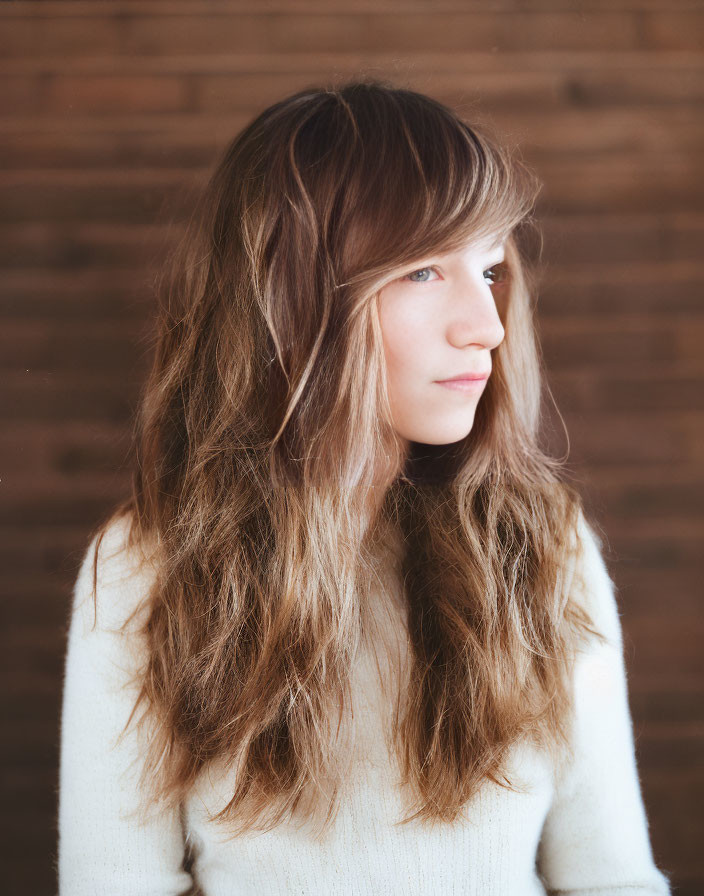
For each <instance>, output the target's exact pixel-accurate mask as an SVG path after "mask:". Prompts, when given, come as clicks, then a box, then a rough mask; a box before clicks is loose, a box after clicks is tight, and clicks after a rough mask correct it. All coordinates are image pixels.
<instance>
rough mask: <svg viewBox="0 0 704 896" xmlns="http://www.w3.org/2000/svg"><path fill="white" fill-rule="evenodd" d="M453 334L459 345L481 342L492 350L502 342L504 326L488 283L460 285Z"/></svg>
mask: <svg viewBox="0 0 704 896" xmlns="http://www.w3.org/2000/svg"><path fill="white" fill-rule="evenodd" d="M452 307H453V318H452V322H451V325H450V326H451V330H452V332H451V336H452V340H451V341H453V342H454V343H456V344H457V345H481V346H482V347H483V348H487V349H489V350H492V349H495V348H496V347H497V346H498V345H500V344H501V342H502V340H503V338H504V335H505V330H504V326H503V324H502V322H501V317H500V316H499V312H498V309H497V307H496V302H495V300H494V296H493V294H492V292H491V289H490V287H489V286H488V285H481V286H477V285H476V284H472V285H470V286H464V288H460V289H458V297H457V302H455V303H453V306H452Z"/></svg>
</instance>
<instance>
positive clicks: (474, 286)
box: [379, 238, 504, 445]
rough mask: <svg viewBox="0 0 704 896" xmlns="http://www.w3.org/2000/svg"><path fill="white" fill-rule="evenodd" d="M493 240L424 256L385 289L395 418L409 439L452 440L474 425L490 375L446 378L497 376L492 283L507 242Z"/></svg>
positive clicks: (499, 328) (382, 305) (499, 329)
mask: <svg viewBox="0 0 704 896" xmlns="http://www.w3.org/2000/svg"><path fill="white" fill-rule="evenodd" d="M492 243H494V240H493V239H491V238H490V239H488V240H486V241H485V242H484V243H481V244H479V243H472V244H470V245H467V246H465V247H463V248H462V249H461V250H459V251H457V252H452V253H449V254H445V255H433V256H427V257H425V258H422V259H418V261H417V262H415V263H414V264H413V265H412V266H408V267H407V268H405V269H403V271H402V273H401V275H400V276H398V277H397V278H396V279H394V280H393V281H391V282H390V283H388V284H387V285H386V286H384V287H383V288H382V290H381V291H380V293H379V317H380V321H381V330H382V335H383V342H384V355H385V359H386V369H387V379H388V387H389V399H390V402H391V412H392V423H393V426H394V429H395V430H396V432H397V433H398V435H399V436H401V438H403V439H404V440H406V441H413V442H420V443H422V444H426V445H446V444H450V443H451V442H457V441H459V440H460V439H463V438H464V437H465V436H466V435H467V434H468V433H469V432H470V431H471V429H472V426H473V423H474V413H475V411H476V408H477V404H478V402H479V399H480V398H481V396H482V393H483V391H484V389H485V387H486V380H482V381H478V382H473V383H467V382H465V383H460V384H456V387H455V388H452V387H450V386H448V385H442V384H441V383H440V382H439V381H440V380H447V379H450V378H453V377H457V376H458V375H460V374H470V375H477V374H487V373H490V371H491V351H492V349H494V348H496V347H497V346H498V345H499V344H500V343H501V340H502V339H503V338H504V328H503V325H502V323H501V319H500V317H499V313H498V311H497V308H496V304H495V299H494V295H493V294H492V288H491V287H492V283H493V282H496V281H497V280H498V279H500V277H501V273H502V272H501V270H499V271H498V272H497V271H496V270H491V269H492V268H496V266H497V265H498V264H500V263H501V262H502V261H503V260H504V245H503V243H499V244H498V245H493V246H492Z"/></svg>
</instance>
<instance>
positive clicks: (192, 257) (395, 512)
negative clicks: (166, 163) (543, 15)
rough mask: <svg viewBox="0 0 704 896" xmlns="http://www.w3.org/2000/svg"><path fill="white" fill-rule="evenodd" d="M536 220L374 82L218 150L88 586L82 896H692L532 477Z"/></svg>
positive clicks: (588, 579) (536, 409)
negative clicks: (673, 860)
mask: <svg viewBox="0 0 704 896" xmlns="http://www.w3.org/2000/svg"><path fill="white" fill-rule="evenodd" d="M538 190H539V183H538V181H537V180H536V178H535V177H534V176H533V175H532V174H531V173H530V171H529V170H528V169H527V168H526V167H525V166H524V165H523V164H522V163H521V162H520V161H519V160H518V158H517V157H516V154H515V153H513V152H511V151H509V150H508V149H507V148H505V147H501V146H500V145H497V143H496V142H495V141H494V140H492V139H490V138H489V136H487V135H486V134H483V133H482V132H481V131H480V130H479V129H477V128H472V127H470V126H469V125H468V124H467V123H466V122H464V121H463V120H461V119H460V118H459V117H458V116H457V115H456V114H454V113H453V112H452V111H451V110H450V109H448V108H447V107H445V106H443V105H442V104H440V103H438V102H436V101H435V100H433V99H430V98H429V97H427V96H423V95H421V94H418V93H415V92H413V91H410V90H406V89H401V88H398V87H395V86H393V85H391V84H388V83H386V82H382V81H377V80H372V79H369V80H361V81H355V82H351V83H348V84H346V85H344V86H342V87H339V88H337V89H323V88H321V89H309V90H304V91H302V92H300V93H297V94H295V95H293V96H291V97H288V98H286V99H284V100H282V101H281V102H278V103H276V104H275V105H273V106H271V107H270V108H268V109H266V110H265V111H264V112H262V114H261V115H259V116H258V117H257V118H256V119H255V120H254V121H253V122H252V123H251V124H250V125H249V126H248V127H246V128H245V129H244V130H243V131H242V132H241V133H240V134H239V136H238V137H237V138H236V139H235V140H234V142H233V143H232V145H231V146H230V147H229V149H228V150H227V152H226V154H225V156H224V158H223V159H222V161H221V162H220V164H219V165H218V167H217V169H216V171H215V173H214V174H213V176H212V179H211V181H210V183H209V186H208V188H207V190H206V192H205V194H204V197H203V201H202V202H201V203H200V205H199V209H198V214H197V215H196V216H195V217H194V219H193V221H192V223H191V225H190V227H189V229H188V233H187V235H186V237H185V239H184V240H183V242H182V244H181V246H180V249H179V250H178V252H177V254H176V256H175V259H174V265H173V272H172V275H171V276H170V277H169V278H167V279H166V280H165V282H164V286H163V289H162V292H161V299H162V301H161V305H160V308H161V313H160V318H159V322H158V327H157V331H156V332H157V334H158V335H157V339H156V345H155V351H154V364H153V369H152V372H151V375H150V377H149V379H148V382H147V383H146V387H145V390H144V394H143V396H142V400H141V403H140V407H139V414H138V421H137V423H138V425H137V427H136V431H137V436H136V439H135V448H136V452H135V468H134V488H133V490H132V491H133V493H132V495H131V497H130V498H129V500H128V501H126V502H125V503H124V504H123V505H121V506H120V507H118V508H117V509H116V510H115V513H114V515H112V516H111V517H110V519H108V520H107V521H106V522H105V523H104V524H103V525H102V526H101V527H100V528H99V530H98V531H96V533H95V537H94V538H93V540H92V542H91V544H90V546H89V548H88V551H87V553H86V554H85V556H84V559H83V564H82V568H81V570H80V573H79V575H78V578H77V582H76V586H75V593H74V603H73V610H72V617H71V623H70V629H69V633H68V649H67V657H66V674H65V683H64V702H63V716H62V729H61V768H60V791H59V817H58V821H59V849H58V874H59V887H60V892H61V894H62V896H74V894H83V893H86V894H88V893H90V894H96V893H101V894H104V893H114V894H118V893H119V894H123V893H124V894H130V896H138V894H144V896H146V894H149V896H157V894H163V896H166V894H178V893H184V892H187V891H188V890H189V888H190V887H191V886H192V885H193V883H194V882H195V884H196V885H197V886H198V887H199V888H200V892H202V893H204V894H206V896H234V894H243V896H244V894H246V896H250V894H262V893H277V894H279V893H281V894H289V893H290V894H294V893H295V894H316V896H317V894H324V896H328V894H335V893H340V894H342V893H344V894H374V896H379V894H450V893H456V894H460V893H462V894H477V896H494V894H496V896H498V894H502V896H524V894H525V896H528V894H540V893H546V892H553V891H559V892H560V893H570V894H584V896H586V894H594V893H597V892H598V893H600V894H607V893H608V894H617V893H618V894H621V893H622V894H624V896H625V894H628V896H636V894H667V893H669V882H668V879H667V877H666V875H665V874H663V873H662V872H661V871H660V870H658V868H657V867H656V866H655V864H654V860H653V856H652V851H651V845H650V842H649V831H648V822H647V818H646V813H645V809H644V804H643V800H642V796H641V791H640V784H639V778H638V772H637V766H636V758H635V752H634V740H633V733H632V721H631V716H630V713H629V705H628V693H627V683H626V672H625V666H624V659H623V652H622V636H621V628H620V623H619V614H618V608H617V604H616V602H615V596H614V587H613V583H612V581H611V579H610V577H609V574H608V572H607V569H606V567H605V564H604V560H603V558H602V554H601V543H600V541H599V539H598V537H597V535H596V534H595V530H594V528H593V527H592V526H591V525H590V524H589V523H588V522H587V520H586V518H585V515H584V509H583V506H582V503H581V500H580V496H579V494H578V492H577V491H576V489H574V488H573V487H572V486H571V485H569V484H568V483H567V482H566V481H564V477H563V478H561V475H560V474H561V467H560V462H559V461H557V460H555V459H553V458H551V457H549V456H547V455H546V454H545V453H543V451H541V449H540V447H539V444H538V435H537V430H538V422H539V416H540V390H541V365H540V357H539V351H538V347H537V344H536V341H535V335H534V329H533V322H532V298H533V295H534V292H535V282H536V279H537V278H536V277H535V269H534V268H531V265H530V264H529V261H528V253H527V251H526V246H525V243H524V240H525V234H526V231H527V228H528V227H529V226H530V225H531V221H532V218H531V212H532V209H533V205H534V202H535V198H536V195H537V192H538ZM458 378H459V379H458ZM449 381H451V382H449Z"/></svg>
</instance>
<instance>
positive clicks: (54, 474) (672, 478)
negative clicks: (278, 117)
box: [0, 0, 704, 896]
mask: <svg viewBox="0 0 704 896" xmlns="http://www.w3.org/2000/svg"><path fill="white" fill-rule="evenodd" d="M703 21H704V9H703V7H702V4H701V3H699V2H687V0H631V2H621V3H616V2H613V0H585V2H568V0H532V2H520V0H494V2H489V0H486V2H468V0H456V2H451V0H446V2H441V0H437V2H422V0H396V2H387V3H383V2H372V0H346V2H345V3H339V2H332V0H288V2H283V0H282V2H264V0H260V2H229V3H227V2H226V3H222V2H200V3H198V2H183V0H178V2H176V0H174V2H157V0H140V2H102V0H95V2H70V3H69V2H44V3H3V4H1V5H0V51H1V53H2V57H1V61H0V71H1V72H2V89H1V90H0V118H1V122H0V124H1V126H2V131H3V134H4V136H3V138H2V142H1V145H0V206H1V208H2V213H1V214H2V218H1V220H0V237H1V238H0V264H1V265H2V267H3V272H2V329H1V331H0V340H1V341H0V347H1V354H0V365H1V368H2V369H1V375H2V390H1V392H2V404H3V425H2V429H1V430H0V451H1V453H2V456H1V458H0V460H1V471H0V479H1V481H0V489H1V491H0V496H1V501H0V513H1V520H0V525H1V526H2V531H1V539H0V553H1V557H2V567H3V573H4V576H3V578H4V595H3V597H4V603H3V613H4V619H3V627H2V630H3V644H2V657H3V661H4V664H5V669H4V671H5V676H4V678H3V681H7V682H8V684H9V687H8V688H7V689H6V693H5V694H4V696H3V705H4V709H5V718H6V722H7V724H5V725H4V728H5V732H6V736H5V737H4V738H3V746H2V753H3V756H2V759H3V767H4V779H5V787H6V793H5V794H4V795H3V806H4V807H5V809H6V811H5V813H4V816H3V830H2V831H1V832H0V838H1V839H2V842H3V843H4V846H5V848H6V855H7V858H6V859H5V861H4V862H3V873H2V877H3V883H4V884H5V889H4V891H5V892H6V893H8V894H9V893H14V894H19V893H22V894H26V893H40V892H44V893H46V892H51V891H52V890H53V889H54V886H55V883H54V875H53V871H52V862H53V860H54V857H55V838H56V829H55V826H56V823H55V808H56V806H55V801H56V788H57V774H56V773H57V759H58V723H59V711H60V696H61V687H62V673H63V656H64V648H65V643H64V637H65V625H66V623H67V619H68V611H69V600H70V589H71V586H72V584H73V581H74V578H75V574H76V565H77V563H78V560H79V559H80V555H81V553H82V551H83V550H84V549H85V547H86V538H87V533H88V532H89V530H90V529H91V528H92V527H93V525H94V524H95V523H96V522H97V521H98V520H99V518H101V517H102V516H103V515H104V514H105V513H106V512H107V511H108V510H109V509H110V508H111V507H112V506H113V505H114V503H115V501H116V500H117V499H118V498H120V497H122V496H123V495H124V494H125V493H126V489H127V486H128V470H127V468H126V466H125V457H126V451H127V448H128V444H129V428H130V424H131V414H132V413H133V410H134V408H135V404H136V400H137V394H138V388H139V385H140V382H141V380H142V377H143V375H144V373H145V371H146V361H147V359H146V356H145V354H146V353H145V342H144V341H143V340H144V337H145V335H146V323H147V319H148V314H149V311H150V308H151V305H152V295H151V292H150V283H151V277H152V276H153V273H154V271H155V269H156V267H157V266H158V263H159V260H160V258H161V257H162V253H163V251H164V250H165V248H166V247H167V246H168V245H169V244H170V241H171V240H173V239H174V238H175V236H176V235H177V234H178V232H179V230H180V227H181V223H182V221H183V213H184V209H185V208H186V207H187V205H188V193H187V190H190V189H191V188H192V187H195V186H197V185H198V184H199V183H200V182H201V181H202V178H203V176H204V174H205V172H206V171H207V169H208V167H209V166H210V165H211V164H212V162H213V161H214V159H215V157H216V154H217V153H218V151H219V150H220V149H221V148H222V147H223V146H224V145H225V143H226V142H227V141H228V140H229V139H230V138H231V137H232V136H233V135H234V134H235V132H236V131H237V130H238V129H239V128H241V127H242V126H243V125H244V124H245V123H246V122H247V121H248V120H249V119H250V118H251V117H252V116H253V115H254V114H255V113H257V112H258V111H260V110H261V109H262V108H263V107H265V106H266V105H268V104H269V103H271V102H273V101H274V100H277V99H279V98H281V97H283V96H285V95H286V94H288V93H291V92H293V91H294V90H296V89H299V88H301V87H304V86H309V85H310V84H313V83H316V82H322V81H333V82H335V81H339V80H343V79H345V78H347V77H349V76H353V75H356V74H360V73H371V74H377V75H380V76H384V77H389V78H391V79H395V80H396V81H398V82H399V83H405V84H408V85H409V86H411V87H414V88H416V89H419V90H422V91H424V92H427V93H430V94H432V95H434V96H436V97H438V98H439V99H441V100H443V101H445V102H448V103H450V104H452V105H454V106H455V107H456V108H458V109H459V110H460V111H462V112H464V114H465V115H467V117H469V118H470V119H471V117H472V114H473V113H474V112H477V113H479V114H481V115H482V116H483V117H484V118H485V119H488V120H490V121H491V122H493V124H494V125H495V127H496V128H497V130H498V131H499V132H500V133H501V132H503V133H504V134H505V135H506V136H507V137H508V138H509V139H512V140H515V141H517V142H519V143H520V144H521V146H522V147H523V154H524V157H525V158H526V160H527V161H528V162H529V163H530V164H531V165H532V166H533V167H534V168H535V169H536V170H537V171H538V172H539V174H540V175H541V177H542V179H543V180H544V183H545V189H544V190H543V193H542V194H541V197H540V201H539V206H538V209H537V213H538V216H539V218H540V220H541V222H542V226H543V230H544V234H545V246H544V261H545V262H546V264H547V273H546V277H545V282H544V284H543V286H542V288H541V292H540V296H539V302H538V309H539V326H540V332H541V336H542V340H543V345H544V351H545V358H546V362H547V365H548V369H549V378H550V384H551V386H552V389H553V393H554V396H555V399H556V401H557V404H558V406H559V408H560V410H561V412H562V415H563V418H564V421H565V424H566V426H567V430H568V432H569V436H570V449H571V453H570V466H571V468H572V469H573V470H574V472H575V473H576V474H577V476H578V478H579V480H580V481H581V482H582V483H583V488H584V491H585V494H586V495H587V498H588V502H589V505H590V507H591V508H592V509H593V511H594V513H595V514H596V516H597V518H598V520H599V521H600V522H601V524H602V526H603V529H604V531H605V533H606V536H607V539H608V555H607V560H608V562H609V564H610V569H611V571H612V573H613V576H614V578H615V581H616V584H617V587H618V590H619V601H620V606H621V609H622V613H623V618H622V623H623V627H624V632H625V639H626V658H627V664H628V670H629V682H630V694H631V707H632V711H633V715H634V721H635V729H636V736H637V749H638V758H639V767H640V770H641V777H642V782H643V790H644V795H645V800H646V804H647V808H648V813H649V817H650V820H651V830H652V840H653V845H654V850H655V853H656V859H657V861H658V863H659V864H660V866H661V867H663V868H664V869H665V870H667V871H669V872H671V873H672V874H673V880H674V882H675V883H676V885H677V893H678V894H680V896H694V894H695V893H700V892H702V891H703V890H704V861H703V860H702V852H701V844H702V842H704V822H703V820H702V813H701V811H700V806H701V804H702V799H703V798H704V787H703V786H702V784H703V779H704V750H703V747H704V701H703V700H702V696H703V692H704V681H703V676H702V649H701V644H702V640H703V635H704V623H703V622H702V614H701V612H700V605H701V584H700V583H701V581H702V568H701V565H700V561H699V558H698V554H700V553H701V547H702V535H703V533H704V517H703V515H702V512H701V507H702V504H703V503H704V474H703V472H702V457H703V456H704V422H703V419H704V418H703V415H702V410H703V407H704V390H703V389H702V373H703V371H704V354H703V352H702V345H703V344H704V309H703V308H702V302H701V287H702V278H703V274H702V268H701V266H700V264H699V260H700V258H701V254H702V252H701V245H702V238H703V237H704V184H703V183H702V179H701V176H700V171H701V157H702V149H703V147H704V133H703V132H702V115H701V100H702V94H703V93H704V80H703V79H702V69H703V68H704V60H703V58H702V53H701V49H702V24H703ZM170 214H173V215H175V223H174V224H173V225H172V226H171V227H169V225H168V223H167V222H168V215H170ZM553 419H556V418H555V415H554V414H553ZM556 425H557V424H556ZM554 441H555V446H556V451H557V452H562V451H563V450H564V449H565V440H564V434H563V433H562V432H561V431H560V430H556V431H555V436H554Z"/></svg>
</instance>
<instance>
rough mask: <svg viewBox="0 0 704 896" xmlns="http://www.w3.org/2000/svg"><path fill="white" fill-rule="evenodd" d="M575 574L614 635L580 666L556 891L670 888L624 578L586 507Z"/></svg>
mask: <svg viewBox="0 0 704 896" xmlns="http://www.w3.org/2000/svg"><path fill="white" fill-rule="evenodd" d="M578 535H579V538H580V541H581V542H582V545H583V548H584V551H583V554H582V559H581V565H580V567H579V569H580V570H581V572H582V575H578V576H576V577H575V578H574V579H573V583H574V584H575V587H577V588H578V589H581V596H582V600H583V602H584V606H585V608H586V609H587V610H588V611H589V613H590V615H591V618H592V620H593V622H594V624H595V627H596V628H597V629H598V630H599V631H600V632H602V633H603V634H604V635H605V636H606V637H607V638H608V644H601V643H600V642H598V641H595V640H594V641H593V642H592V644H591V645H590V646H589V647H588V648H587V649H586V650H585V651H584V652H582V653H580V654H579V656H578V659H577V661H576V663H575V668H574V716H573V720H572V728H571V731H570V743H571V749H570V751H569V755H568V758H567V760H566V762H565V764H564V765H563V766H562V767H561V769H560V772H559V774H558V777H557V779H556V788H555V793H554V798H553V802H552V805H551V807H550V810H549V812H548V815H547V817H546V820H545V824H544V827H543V831H542V835H541V840H540V844H539V849H538V870H539V872H540V875H541V877H542V879H543V882H544V884H545V885H546V888H547V891H548V893H549V894H550V896H558V894H559V896H597V894H598V896H669V894H670V881H669V879H668V877H667V876H666V875H665V874H663V872H662V871H660V870H659V869H658V868H657V867H656V866H655V864H654V859H653V854H652V849H651V844H650V836H649V829H648V821H647V817H646V811H645V806H644V803H643V798H642V794H641V788H640V780H639V776H638V770H637V764H636V755H635V744H634V737H633V725H632V719H631V715H630V709H629V702H628V689H627V679H626V668H625V663H624V655H623V638H622V630H621V623H620V619H619V613H618V607H617V603H616V599H615V594H614V583H613V582H612V580H611V578H610V577H609V574H608V572H607V569H606V566H605V563H604V560H603V557H602V554H601V544H600V542H599V541H598V540H597V536H596V535H595V533H594V531H593V530H592V528H591V527H590V526H589V525H588V524H587V522H586V520H585V519H584V516H583V515H582V517H581V520H580V528H579V531H578Z"/></svg>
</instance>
